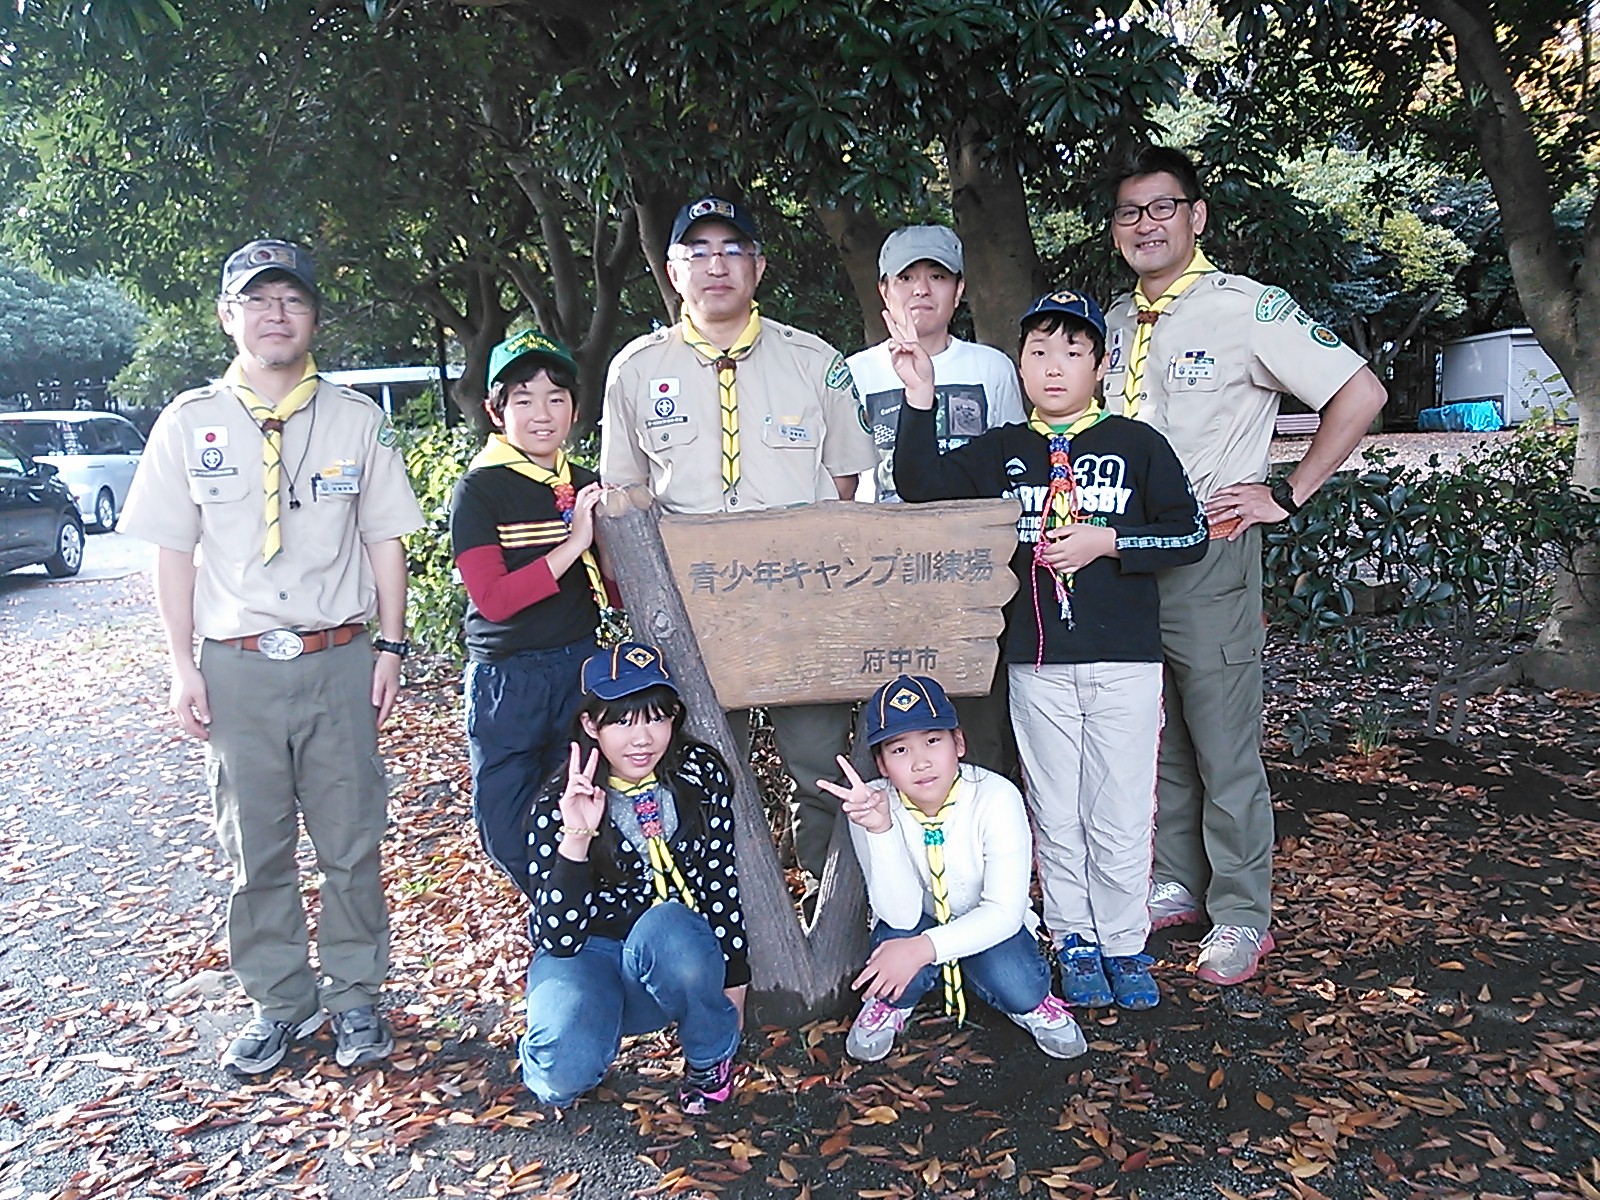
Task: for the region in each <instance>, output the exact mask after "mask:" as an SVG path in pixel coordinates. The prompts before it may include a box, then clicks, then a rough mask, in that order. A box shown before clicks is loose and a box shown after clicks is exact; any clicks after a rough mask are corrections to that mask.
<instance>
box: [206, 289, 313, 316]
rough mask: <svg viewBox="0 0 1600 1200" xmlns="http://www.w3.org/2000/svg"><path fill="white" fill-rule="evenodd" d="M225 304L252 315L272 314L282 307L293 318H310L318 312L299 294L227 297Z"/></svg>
mask: <svg viewBox="0 0 1600 1200" xmlns="http://www.w3.org/2000/svg"><path fill="white" fill-rule="evenodd" d="M224 303H227V304H234V305H237V306H238V307H240V308H242V309H244V310H245V312H252V313H264V312H271V311H272V310H273V309H274V308H280V307H281V308H282V309H283V311H284V313H285V315H287V316H291V317H304V316H309V315H310V314H311V313H313V312H315V311H316V305H314V304H313V303H311V301H310V300H308V299H306V298H305V297H304V296H302V295H300V294H299V293H298V292H290V293H289V294H288V295H287V296H226V297H224Z"/></svg>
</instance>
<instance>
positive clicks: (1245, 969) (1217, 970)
mask: <svg viewBox="0 0 1600 1200" xmlns="http://www.w3.org/2000/svg"><path fill="white" fill-rule="evenodd" d="M1272 947H1273V941H1272V933H1271V931H1270V930H1266V929H1252V928H1250V926H1248V925H1213V926H1212V927H1211V932H1210V933H1208V934H1206V936H1205V937H1203V938H1201V939H1200V957H1199V958H1198V959H1196V960H1195V972H1194V973H1195V974H1196V975H1198V976H1199V977H1200V978H1201V979H1204V980H1205V981H1206V982H1207V983H1220V984H1222V985H1223V986H1227V985H1228V984H1230V983H1243V982H1244V981H1245V980H1246V979H1249V978H1250V977H1251V976H1252V975H1254V974H1255V973H1256V968H1257V967H1258V966H1260V965H1261V956H1262V955H1263V954H1265V953H1266V952H1267V951H1269V950H1271V949H1272Z"/></svg>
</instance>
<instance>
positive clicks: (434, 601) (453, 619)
mask: <svg viewBox="0 0 1600 1200" xmlns="http://www.w3.org/2000/svg"><path fill="white" fill-rule="evenodd" d="M407 411H408V412H413V413H414V412H427V411H432V412H434V413H437V412H438V406H437V403H436V402H435V403H434V404H433V405H431V406H428V405H426V402H425V400H424V401H419V403H418V405H417V406H416V407H415V408H413V407H411V406H408V409H407ZM400 441H401V447H402V449H403V450H404V452H405V459H406V470H407V472H408V473H409V474H410V476H411V486H412V488H413V489H415V491H416V493H417V503H418V504H420V505H421V506H422V516H423V518H424V520H425V521H426V522H427V524H425V525H424V526H423V527H422V528H421V529H419V530H418V531H417V532H416V533H414V534H412V535H411V537H410V538H408V539H407V541H406V546H407V550H408V552H409V556H410V562H411V580H410V599H409V603H408V605H407V615H408V620H409V624H410V628H411V639H412V641H414V642H415V643H416V644H417V646H418V647H419V648H420V649H422V650H424V651H426V652H428V653H430V654H440V655H445V656H447V657H449V658H451V659H452V660H454V661H455V662H457V663H460V662H462V661H463V660H464V658H465V642H464V640H463V637H462V629H461V622H462V618H463V617H464V616H465V615H466V611H467V593H466V591H465V589H463V588H462V586H461V582H460V580H459V579H457V578H456V569H455V559H454V556H452V554H451V553H450V493H451V491H452V490H453V489H454V488H455V485H456V480H458V479H460V478H461V476H462V475H464V474H465V473H466V470H467V463H469V462H470V461H471V460H472V456H473V455H474V454H475V453H477V451H478V448H479V447H480V446H481V445H482V444H483V441H482V435H480V434H479V433H478V432H477V431H476V430H475V429H473V428H472V427H471V426H468V425H458V426H456V427H455V428H454V429H446V428H445V427H444V426H443V425H442V424H440V423H438V422H437V419H435V421H434V423H433V424H424V425H422V426H420V427H411V428H406V427H405V426H401V428H400Z"/></svg>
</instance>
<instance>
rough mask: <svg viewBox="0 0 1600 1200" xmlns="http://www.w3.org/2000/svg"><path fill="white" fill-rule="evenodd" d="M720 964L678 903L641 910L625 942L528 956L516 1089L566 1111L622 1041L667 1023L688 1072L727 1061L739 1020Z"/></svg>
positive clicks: (696, 919)
mask: <svg viewBox="0 0 1600 1200" xmlns="http://www.w3.org/2000/svg"><path fill="white" fill-rule="evenodd" d="M726 965H727V964H726V961H725V960H724V959H723V957H722V947H721V945H720V944H719V943H718V942H717V935H716V934H714V933H712V932H711V926H710V925H709V924H708V923H707V922H706V919H705V918H704V917H703V916H701V915H700V914H698V913H696V912H692V911H691V910H690V909H688V908H686V907H684V905H682V904H680V903H678V902H677V901H676V900H670V901H668V902H667V903H665V904H658V905H656V906H655V907H654V908H651V909H649V910H648V911H647V912H646V913H645V914H644V916H642V917H640V918H639V919H638V921H636V922H635V923H634V926H633V929H632V930H631V931H630V932H629V934H628V936H627V939H626V940H625V941H621V942H619V941H617V940H616V939H614V938H602V937H591V938H590V939H589V940H588V941H586V942H585V943H584V944H583V946H582V947H581V948H580V949H579V950H578V952H577V953H576V954H574V955H572V956H571V957H570V958H557V957H556V956H555V955H553V954H539V955H535V956H534V960H533V964H532V965H531V966H530V967H529V968H528V1032H527V1033H525V1034H523V1036H522V1040H521V1041H520V1042H519V1043H518V1044H517V1057H518V1059H519V1060H520V1061H521V1063H522V1082H523V1083H525V1084H527V1085H528V1089H529V1090H530V1091H531V1092H533V1094H534V1095H535V1096H537V1097H538V1098H539V1099H540V1100H543V1101H544V1102H545V1103H546V1104H554V1105H556V1106H558V1107H565V1106H567V1105H568V1104H571V1103H572V1102H573V1101H574V1100H576V1099H577V1098H578V1097H579V1096H581V1095H583V1093H584V1092H587V1091H588V1090H589V1089H590V1088H592V1087H594V1086H595V1085H596V1084H597V1083H599V1082H600V1081H601V1080H602V1079H603V1078H605V1073H606V1071H607V1070H609V1069H610V1067H611V1064H612V1062H614V1061H615V1060H616V1057H617V1050H618V1048H619V1047H620V1046H621V1044H622V1039H623V1038H624V1037H625V1036H632V1035H633V1034H638V1033H654V1032H655V1031H656V1030H658V1029H665V1028H666V1027H667V1026H668V1025H671V1024H674V1023H676V1024H677V1026H678V1044H679V1045H680V1046H682V1047H683V1057H684V1061H685V1062H687V1063H688V1064H689V1065H690V1066H691V1067H709V1066H713V1065H715V1064H716V1063H719V1062H721V1061H722V1060H723V1059H725V1058H729V1057H731V1056H732V1054H733V1052H734V1051H735V1050H736V1049H738V1047H739V1016H738V1013H737V1012H736V1010H735V1009H734V1007H733V1003H732V1002H731V1001H730V1000H729V999H728V998H727V996H725V995H723V977H724V970H725V968H726Z"/></svg>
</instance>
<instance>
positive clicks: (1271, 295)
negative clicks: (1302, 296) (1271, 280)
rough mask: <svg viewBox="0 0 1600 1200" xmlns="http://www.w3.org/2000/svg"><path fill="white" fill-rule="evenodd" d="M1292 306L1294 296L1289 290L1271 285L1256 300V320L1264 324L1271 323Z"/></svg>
mask: <svg viewBox="0 0 1600 1200" xmlns="http://www.w3.org/2000/svg"><path fill="white" fill-rule="evenodd" d="M1292 307H1294V298H1293V297H1292V296H1290V295H1289V293H1288V292H1286V291H1284V290H1283V289H1282V288H1281V287H1269V288H1268V289H1267V290H1266V291H1264V292H1262V293H1261V298H1260V299H1259V300H1257V301H1256V320H1258V321H1260V322H1261V323H1262V324H1264V325H1266V324H1271V323H1272V322H1273V321H1276V320H1277V319H1278V318H1279V317H1281V316H1283V314H1284V313H1285V312H1286V311H1288V310H1289V309H1290V308H1292Z"/></svg>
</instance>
